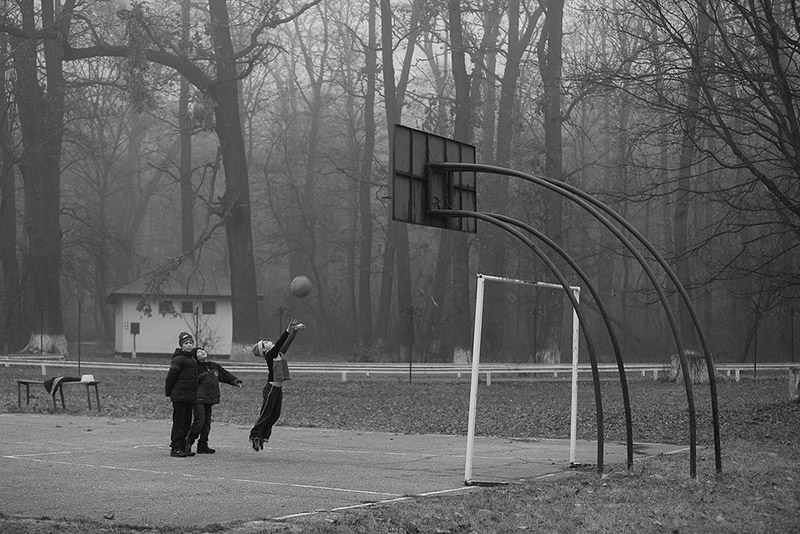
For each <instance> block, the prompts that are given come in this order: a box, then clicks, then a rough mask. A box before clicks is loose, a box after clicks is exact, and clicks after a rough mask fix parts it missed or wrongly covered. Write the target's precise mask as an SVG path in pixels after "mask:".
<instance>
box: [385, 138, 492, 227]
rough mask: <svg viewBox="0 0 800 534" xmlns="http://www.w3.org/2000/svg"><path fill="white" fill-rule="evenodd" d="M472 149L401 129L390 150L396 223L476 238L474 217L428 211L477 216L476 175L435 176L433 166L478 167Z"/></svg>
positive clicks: (472, 147) (452, 173) (469, 172)
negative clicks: (467, 164)
mask: <svg viewBox="0 0 800 534" xmlns="http://www.w3.org/2000/svg"><path fill="white" fill-rule="evenodd" d="M475 159H476V149H475V147H474V146H473V145H469V144H467V143H461V142H459V141H455V140H453V139H448V138H446V137H441V136H439V135H435V134H432V133H428V132H424V131H422V130H415V129H414V128H409V127H407V126H403V125H400V124H396V125H395V127H394V146H393V147H392V171H393V172H392V219H393V220H395V221H400V222H406V223H411V224H420V225H423V226H431V227H434V228H446V229H448V230H456V231H459V232H470V233H475V232H477V221H476V219H474V218H472V217H433V216H430V215H428V210H429V209H438V210H447V209H454V210H467V211H477V196H478V195H477V179H476V173H475V172H473V171H467V172H465V171H457V172H455V171H453V172H451V171H440V170H437V171H433V170H431V169H430V168H429V165H428V164H429V163H447V162H453V163H476V160H475Z"/></svg>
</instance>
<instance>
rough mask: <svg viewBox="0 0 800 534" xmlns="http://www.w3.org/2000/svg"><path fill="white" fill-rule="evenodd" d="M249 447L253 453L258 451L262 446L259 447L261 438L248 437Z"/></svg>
mask: <svg viewBox="0 0 800 534" xmlns="http://www.w3.org/2000/svg"><path fill="white" fill-rule="evenodd" d="M250 445H251V446H252V447H253V450H254V451H260V450H261V449H262V448H263V446H262V445H261V438H257V437H253V436H250Z"/></svg>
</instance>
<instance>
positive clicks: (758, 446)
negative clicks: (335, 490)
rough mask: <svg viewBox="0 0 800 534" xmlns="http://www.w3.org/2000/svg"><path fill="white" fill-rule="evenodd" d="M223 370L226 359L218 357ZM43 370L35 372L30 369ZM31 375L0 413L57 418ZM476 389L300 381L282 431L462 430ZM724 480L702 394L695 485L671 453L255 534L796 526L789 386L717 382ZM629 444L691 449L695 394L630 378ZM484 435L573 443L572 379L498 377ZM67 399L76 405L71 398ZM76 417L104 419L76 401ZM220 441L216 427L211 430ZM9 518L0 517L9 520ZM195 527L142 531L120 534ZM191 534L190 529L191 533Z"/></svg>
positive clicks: (484, 411)
mask: <svg viewBox="0 0 800 534" xmlns="http://www.w3.org/2000/svg"><path fill="white" fill-rule="evenodd" d="M223 365H224V362H223ZM33 371H35V370H33ZM22 376H26V377H30V376H34V374H31V372H30V370H29V372H28V373H27V374H26V373H25V372H21V371H20V370H19V369H18V368H8V369H6V368H0V410H2V411H5V412H17V411H26V412H36V413H49V412H51V411H52V400H51V398H50V396H49V395H47V393H46V392H45V391H44V390H43V389H41V388H36V387H34V388H32V391H31V393H32V394H33V395H35V397H34V398H32V399H31V405H30V406H23V408H22V409H20V408H17V399H16V385H15V383H14V380H13V379H14V378H18V377H22ZM98 378H101V379H102V385H101V388H100V392H101V401H102V403H103V414H102V415H103V416H106V417H107V416H112V417H125V418H152V419H169V417H170V416H171V406H170V404H169V401H168V399H166V397H165V396H164V394H163V379H164V376H163V374H161V373H157V372H149V373H144V374H142V373H140V374H136V373H135V372H130V371H129V372H123V371H106V370H104V371H103V372H102V377H98ZM240 378H242V379H243V380H244V382H245V388H244V389H241V390H240V389H235V388H229V387H227V386H222V398H223V400H222V403H221V404H220V405H218V406H217V407H215V409H214V414H215V420H216V421H225V422H231V423H236V424H244V425H246V424H250V423H252V418H253V417H254V413H253V412H254V410H255V409H256V407H257V406H258V404H259V402H260V393H261V386H262V381H263V379H264V376H263V375H253V374H244V375H242V376H240ZM619 389H620V388H619V384H618V383H614V382H603V387H602V402H603V414H604V418H603V420H604V428H605V439H606V440H609V441H624V440H625V427H624V412H623V409H622V399H621V395H620V392H619ZM468 393H469V384H468V382H466V381H463V380H462V381H458V382H457V381H430V382H415V383H412V384H409V383H408V382H407V381H406V380H405V379H400V378H398V379H382V380H356V381H349V382H346V383H342V382H339V381H337V379H334V378H328V379H319V378H307V377H297V378H296V379H295V380H293V381H291V382H290V383H289V384H287V387H286V388H285V400H284V402H285V404H284V415H283V416H282V419H281V421H280V422H279V425H287V426H307V427H327V428H343V429H353V430H373V431H391V432H407V433H444V434H465V433H466V429H467V411H468V410H467V408H468ZM718 393H719V395H718V398H719V407H720V427H721V436H722V453H723V471H722V473H721V474H717V473H716V472H715V469H714V458H713V434H712V426H711V409H710V397H709V393H708V387H707V386H700V385H698V386H696V388H695V390H694V397H695V403H696V413H697V430H698V433H697V436H698V447H699V448H698V470H697V471H698V476H697V478H696V479H692V478H691V477H690V476H689V461H688V457H687V455H677V456H665V457H658V458H653V459H649V460H647V461H643V462H641V463H637V464H636V465H635V467H634V470H633V472H631V473H629V472H628V471H627V469H625V466H624V465H606V470H605V474H604V475H603V476H599V475H597V473H596V472H590V471H579V472H571V473H569V474H566V475H564V476H560V477H557V478H555V479H544V480H538V481H535V482H530V483H525V484H518V485H511V486H504V487H495V488H482V489H480V490H477V491H474V492H471V493H469V494H466V495H462V496H458V497H454V496H447V497H425V498H412V499H410V500H408V501H404V502H400V503H396V504H393V505H385V506H384V505H382V506H375V507H372V508H368V509H363V510H359V511H351V512H347V513H341V514H317V515H314V516H311V517H309V518H307V519H303V520H295V521H290V522H286V523H277V524H271V525H267V524H265V525H263V526H261V527H258V529H256V530H248V531H247V532H265V533H267V532H269V533H272V532H293V533H294V532H301V533H309V534H331V533H352V532H356V533H357V532H363V533H369V534H372V533H375V534H381V533H387V534H388V533H409V534H449V533H453V534H456V533H464V534H470V533H511V532H548V533H549V532H565V533H566V532H569V533H601V532H602V533H612V532H613V533H617V532H665V533H671V534H672V533H687V532H688V533H691V532H697V533H700V532H703V533H705V532H711V533H714V532H720V533H722V532H724V533H732V532H734V533H735V532H741V533H758V532H763V533H767V532H769V533H783V532H785V533H789V532H799V531H800V512H798V510H800V405H798V404H789V403H788V402H787V397H788V391H787V379H786V377H785V376H783V375H781V376H779V377H776V378H761V379H759V380H744V381H742V382H741V383H735V382H732V381H720V382H719V383H718ZM630 396H631V405H632V411H633V422H634V429H635V430H634V440H635V441H646V442H665V443H679V444H686V443H688V423H687V399H686V393H685V390H684V389H683V387H682V385H676V384H673V383H668V382H662V381H652V380H637V381H632V382H631V383H630ZM479 398H480V403H479V410H478V414H477V415H478V418H477V425H476V426H477V429H478V432H479V433H480V434H483V435H495V436H508V437H522V438H524V437H538V438H565V437H568V435H569V416H568V414H569V386H568V384H567V383H564V382H548V381H536V382H528V381H523V382H503V383H499V382H495V383H493V385H492V386H491V387H486V386H485V385H481V387H480V389H479ZM580 398H581V399H582V404H581V409H582V411H581V415H580V417H579V424H578V433H579V438H581V439H595V437H596V432H597V430H596V416H595V410H594V405H593V404H594V403H593V399H594V395H593V390H592V385H591V383H590V382H582V383H581V390H580ZM68 402H69V399H68ZM68 412H69V413H70V414H76V415H96V414H97V412H89V411H88V410H87V408H86V406H85V404H82V403H80V402H73V403H72V404H68ZM212 439H213V430H212ZM1 511H2V510H0V512H1ZM241 528H243V527H242V526H241V525H239V526H237V525H209V526H207V527H206V528H205V529H202V530H198V531H197V532H201V531H202V532H223V533H227V532H230V533H231V534H233V533H235V532H238V531H239V530H237V529H241ZM0 531H2V532H10V533H15V534H16V533H19V534H40V533H44V532H68V533H69V532H85V533H88V534H99V533H100V532H112V531H111V530H109V527H108V526H107V525H103V524H100V523H97V524H95V523H89V522H80V523H75V522H73V523H70V522H65V521H59V520H57V519H55V520H54V519H48V520H43V519H41V518H39V519H37V518H12V517H5V516H2V515H0ZM143 531H144V532H153V533H158V534H167V533H172V532H187V531H186V530H185V529H182V528H180V526H176V527H175V528H174V529H150V528H144V527H139V526H136V525H130V526H123V527H118V528H114V530H113V532H117V533H120V534H133V533H134V532H143ZM188 532H194V531H188Z"/></svg>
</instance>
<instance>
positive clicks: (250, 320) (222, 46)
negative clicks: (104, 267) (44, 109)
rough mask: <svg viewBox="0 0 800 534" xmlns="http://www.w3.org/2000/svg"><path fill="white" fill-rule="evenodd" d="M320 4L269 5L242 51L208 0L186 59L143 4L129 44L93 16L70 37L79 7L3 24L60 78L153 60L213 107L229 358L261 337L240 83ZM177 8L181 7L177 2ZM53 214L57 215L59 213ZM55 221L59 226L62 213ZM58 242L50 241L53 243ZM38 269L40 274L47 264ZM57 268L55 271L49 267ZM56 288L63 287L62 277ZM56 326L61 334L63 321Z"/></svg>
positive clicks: (135, 11) (221, 1) (129, 24)
mask: <svg viewBox="0 0 800 534" xmlns="http://www.w3.org/2000/svg"><path fill="white" fill-rule="evenodd" d="M317 3H319V0H312V1H311V2H310V3H307V4H304V5H302V6H300V7H299V8H298V9H297V10H293V11H289V12H281V11H280V8H279V6H272V9H268V10H260V11H256V12H254V13H252V15H251V16H253V19H252V26H251V27H252V30H251V33H250V36H249V37H250V38H249V40H248V41H247V42H246V44H245V45H244V46H243V48H242V49H240V50H234V45H233V41H232V39H231V24H230V22H231V21H230V18H229V10H228V3H227V1H226V0H208V2H207V6H206V7H207V11H203V12H200V14H201V15H203V16H205V17H207V18H206V21H205V23H206V24H207V28H208V29H209V32H208V38H207V39H205V38H202V37H201V36H200V35H199V34H196V37H198V38H197V39H196V40H195V41H194V42H193V43H192V45H191V46H190V47H189V49H190V52H189V53H188V54H187V53H185V47H184V46H182V44H181V43H180V41H179V40H178V41H175V40H174V38H173V35H174V34H173V32H172V27H171V24H172V22H171V19H170V16H171V15H172V14H171V13H169V12H168V13H167V14H166V16H164V17H162V16H158V15H157V14H154V13H152V12H150V11H148V10H147V9H145V8H144V7H143V6H142V5H138V4H136V5H134V6H133V7H132V8H131V9H129V10H125V11H121V12H119V16H120V18H121V20H122V22H123V23H124V24H125V26H126V31H125V32H119V33H118V35H123V34H124V35H126V36H127V38H128V39H129V42H127V43H121V42H110V41H109V40H107V39H109V38H110V36H111V35H112V33H111V32H109V31H108V29H107V28H98V27H95V26H94V25H92V24H91V17H88V16H87V17H84V16H79V17H77V19H76V20H78V21H79V22H80V24H81V25H82V27H81V28H80V29H79V31H75V32H74V33H73V32H70V24H71V22H72V20H73V17H75V16H76V15H80V14H79V13H75V11H74V9H75V5H74V4H73V3H72V2H68V3H67V4H66V5H64V6H61V9H60V10H59V11H58V13H59V16H60V18H59V19H58V20H56V19H55V10H54V6H53V4H52V2H45V3H44V6H46V8H47V9H48V11H47V13H48V14H49V17H50V19H49V20H47V19H45V21H44V22H45V24H44V25H43V28H42V29H41V30H39V29H36V28H34V27H33V26H32V24H29V25H28V26H25V25H22V26H17V25H14V24H2V25H0V31H2V32H6V33H9V34H11V35H13V36H17V37H19V38H24V39H26V42H27V43H37V42H43V43H44V48H45V50H50V51H51V53H52V54H55V57H56V58H57V59H58V62H59V63H58V65H59V67H58V68H59V70H58V73H59V75H60V68H61V62H62V61H78V60H85V59H89V58H96V57H104V56H106V57H121V58H126V59H127V60H128V62H129V65H130V68H131V70H132V71H133V72H134V74H135V75H137V74H140V73H142V72H143V71H145V70H146V64H147V63H149V62H152V63H157V64H161V65H164V66H167V67H170V68H172V69H175V70H176V71H178V72H179V73H180V74H181V75H182V76H183V77H184V78H185V79H186V80H188V81H189V82H190V83H191V84H192V85H194V86H195V87H196V88H197V89H199V90H200V91H201V92H202V93H203V94H205V95H206V96H207V97H208V98H209V99H210V100H211V101H213V102H214V112H215V119H216V120H215V130H216V133H217V136H218V138H219V141H220V147H221V152H222V162H223V166H224V168H225V193H224V195H223V196H222V197H221V198H220V199H219V203H218V207H217V211H218V215H219V217H220V219H221V220H222V221H223V222H224V226H225V233H226V237H227V242H228V259H229V262H230V272H231V292H232V296H233V298H232V302H233V306H232V307H233V347H232V354H231V357H232V358H239V357H243V356H244V355H246V354H247V353H248V351H249V347H250V344H251V343H252V340H253V339H257V338H258V336H259V334H260V325H259V320H258V306H257V294H258V291H257V288H256V278H255V266H254V258H253V240H252V228H251V220H250V215H251V214H250V192H249V180H248V167H247V159H246V153H245V146H244V138H243V133H242V127H241V122H240V107H239V91H238V82H239V80H240V79H242V78H243V77H246V76H247V75H249V73H250V72H251V70H252V69H253V67H254V65H256V64H257V63H258V62H260V61H263V60H264V59H266V58H268V57H269V54H270V53H271V52H273V51H274V48H273V45H272V44H271V43H270V42H269V41H268V40H266V39H265V37H266V34H267V32H268V30H270V29H273V28H276V27H278V26H280V25H282V24H286V23H288V22H291V21H292V20H294V19H296V18H297V17H299V16H300V15H301V14H302V13H304V12H305V11H306V10H308V9H310V8H311V7H313V6H314V5H316V4H317ZM30 4H31V8H30V9H33V8H32V4H33V2H30ZM162 7H165V8H168V7H175V6H162ZM177 8H178V10H179V9H180V5H178V6H177ZM173 14H174V13H173ZM56 22H57V23H58V24H56ZM86 36H91V40H90V42H88V43H87V42H86V40H85V39H86V38H87V37H86ZM134 79H135V77H134ZM54 87H58V86H57V85H56V86H54ZM132 88H133V87H132ZM56 118H57V117H56ZM62 122H63V121H57V122H56V124H62ZM49 141H50V142H51V143H53V145H54V146H55V145H56V144H57V145H58V146H59V147H60V138H56V139H54V138H53V137H50V138H49ZM49 152H51V153H52V154H55V155H56V156H57V154H58V152H57V151H53V150H50V151H49ZM57 162H58V160H57V158H56V160H55V163H56V169H54V170H53V172H54V173H55V175H56V176H57ZM39 175H43V174H42V173H40V174H39ZM56 184H57V181H56ZM56 189H57V188H56ZM44 198H46V199H47V200H46V202H53V199H55V201H56V205H57V199H58V195H57V193H56V194H54V195H44ZM55 211H56V213H57V209H56V210H55ZM55 219H56V221H57V219H58V218H57V216H56V217H55ZM50 227H52V224H51V225H50ZM55 243H57V241H56V242H55ZM55 243H50V245H53V244H55ZM57 259H58V258H53V257H52V256H51V257H50V258H47V261H46V262H44V263H42V264H41V265H42V266H47V265H51V264H54V263H57ZM37 268H39V269H41V268H42V267H37ZM55 269H56V267H55V266H54V267H53V269H50V270H55ZM55 284H56V286H57V285H58V283H57V276H56V281H55ZM49 286H52V284H42V285H41V287H49ZM53 290H55V289H53ZM50 301H51V302H54V303H55V302H60V297H59V298H57V299H55V298H51V299H50ZM52 315H53V317H50V318H49V321H48V322H49V323H53V322H55V321H56V319H57V317H55V314H52ZM48 317H49V316H48ZM51 328H52V327H51ZM55 329H56V330H59V329H60V321H59V323H58V325H57V326H55Z"/></svg>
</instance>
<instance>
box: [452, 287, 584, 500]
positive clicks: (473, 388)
mask: <svg viewBox="0 0 800 534" xmlns="http://www.w3.org/2000/svg"><path fill="white" fill-rule="evenodd" d="M486 282H500V283H506V284H522V285H529V286H535V287H544V288H548V289H558V290H562V291H563V289H564V288H563V287H562V286H561V285H560V284H550V283H546V282H530V281H527V280H516V279H513V278H503V277H499V276H491V275H486V274H480V273H478V287H477V290H476V292H475V326H474V333H473V336H472V376H471V383H470V392H469V426H468V429H467V454H466V465H465V467H464V482H465V483H466V484H467V485H469V484H472V482H473V480H472V458H473V449H474V446H475V418H476V412H477V406H478V381H479V380H478V379H479V375H480V363H481V333H482V331H483V300H484V292H485V286H486ZM570 290H571V291H572V294H573V296H574V297H575V301H576V302H578V303H580V292H581V288H580V287H577V286H570ZM579 339H580V330H579V323H578V313H577V311H576V310H574V309H573V310H572V399H571V402H570V432H569V463H570V466H573V465H575V449H576V444H577V433H578V349H579V345H578V341H579Z"/></svg>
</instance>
